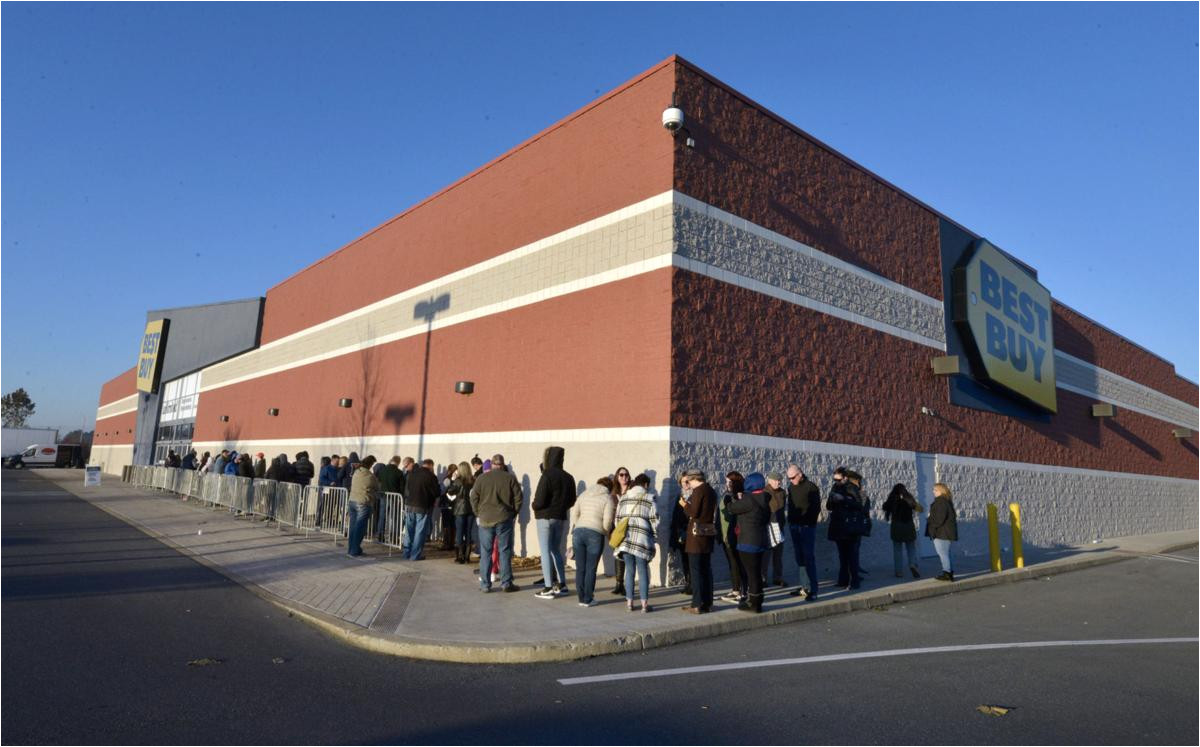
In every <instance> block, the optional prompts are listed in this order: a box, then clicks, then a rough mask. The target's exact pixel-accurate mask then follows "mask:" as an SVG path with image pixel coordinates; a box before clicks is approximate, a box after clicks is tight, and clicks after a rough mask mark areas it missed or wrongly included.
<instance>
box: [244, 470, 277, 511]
mask: <svg viewBox="0 0 1200 747" xmlns="http://www.w3.org/2000/svg"><path fill="white" fill-rule="evenodd" d="M278 492H279V483H277V482H276V481H274V480H266V479H264V478H261V477H259V478H255V480H254V502H253V503H251V504H250V510H251V512H253V513H254V514H255V515H257V516H265V517H267V518H268V519H273V518H275V497H276V495H277V494H278Z"/></svg>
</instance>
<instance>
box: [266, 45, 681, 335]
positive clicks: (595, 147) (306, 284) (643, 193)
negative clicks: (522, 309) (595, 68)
mask: <svg viewBox="0 0 1200 747" xmlns="http://www.w3.org/2000/svg"><path fill="white" fill-rule="evenodd" d="M674 80H675V76H674V71H673V63H672V62H671V61H670V60H668V61H665V62H663V63H662V64H660V65H658V66H655V67H654V68H651V69H650V70H648V71H647V72H645V73H643V74H641V75H639V76H638V77H637V78H635V79H634V80H632V81H630V82H629V83H627V84H625V85H624V86H622V87H620V88H618V89H616V90H615V91H613V92H611V93H609V94H607V95H605V96H603V97H601V98H600V99H598V100H597V101H596V102H593V103H592V104H590V105H588V106H587V107H585V108H584V109H582V110H581V111H579V112H576V113H575V114H573V115H571V116H569V117H567V118H566V119H564V120H563V121H562V122H560V123H558V124H556V125H553V126H552V127H550V128H549V129H547V130H545V131H543V132H541V133H540V134H538V135H535V136H534V137H533V138H531V139H530V140H528V141H526V142H525V143H523V144H521V145H519V146H517V147H516V148H514V149H513V150H511V151H509V152H508V153H506V154H505V155H503V156H501V157H499V158H497V159H496V160H495V161H493V162H491V163H489V164H487V165H485V166H483V167H481V168H480V169H478V170H477V171H475V172H473V173H471V174H469V175H467V176H466V177H463V178H462V179H460V180H459V181H457V182H455V183H454V184H453V185H451V186H450V187H447V188H446V189H444V190H442V191H441V192H439V193H437V194H435V195H433V196H432V197H430V198H428V199H427V200H425V201H423V202H421V203H420V204H418V205H416V206H414V207H412V208H410V209H409V210H407V211H406V212H404V213H402V214H401V215H399V216H397V217H396V218H393V219H392V220H390V221H388V222H387V223H385V224H383V225H382V226H380V227H379V228H377V229H375V230H373V231H371V232H370V233H368V234H366V235H365V236H363V237H361V238H359V239H357V240H355V241H353V242H351V243H350V244H348V245H347V246H345V247H343V248H342V249H340V250H338V251H337V252H334V253H333V254H331V255H329V256H328V257H325V258H324V259H322V260H321V261H319V262H317V263H316V264H314V265H312V266H311V267H308V268H307V269H304V270H302V271H300V272H299V273H297V274H296V275H293V276H292V277H290V278H288V279H287V280H285V281H283V282H282V283H280V284H279V285H277V286H275V287H274V288H272V289H270V290H269V291H268V292H267V301H266V310H265V313H264V318H263V331H262V340H263V342H264V343H267V342H270V341H272V340H275V339H278V338H280V337H283V336H285V335H287V334H290V333H292V332H296V331H298V330H301V329H304V328H305V327H309V326H312V325H313V324H316V323H318V322H321V321H324V320H326V319H329V318H332V317H334V316H337V315H339V314H342V313H345V312H347V311H350V310H352V309H355V308H359V307H361V306H364V305H366V304H369V303H372V302H374V301H377V300H379V299H381V298H385V297H387V296H389V295H392V294H395V293H398V292H400V291H402V290H405V289H407V288H411V287H414V286H417V285H420V284H422V283H424V282H427V281H429V280H432V279H434V278H438V277H441V276H443V275H446V274H448V273H450V272H453V271H455V270H458V269H461V268H463V267H466V266H469V265H471V264H475V263H477V262H480V261H483V260H485V259H488V258H490V257H493V256H495V255H497V254H500V253H502V252H505V251H508V250H510V249H514V248H516V247H518V246H522V245H524V244H527V243H529V242H532V241H535V240H537V239H540V238H542V237H544V236H548V235H551V234H554V233H556V232H558V231H561V230H564V229H566V228H570V227H572V226H575V225H578V224H580V223H583V222H585V221H587V220H590V219H592V218H595V217H597V216H599V215H604V214H606V213H609V212H612V211H614V210H617V209H620V208H622V207H625V206H626V205H630V204H632V203H635V202H638V201H639V200H642V199H645V198H647V197H650V196H652V195H655V194H660V193H662V192H665V191H667V190H669V189H670V188H671V168H672V142H671V138H670V137H669V136H668V135H667V134H666V132H664V131H663V129H662V124H661V119H660V118H661V114H662V110H663V108H664V106H665V105H666V104H668V103H669V102H670V100H671V90H672V87H673V86H674Z"/></svg>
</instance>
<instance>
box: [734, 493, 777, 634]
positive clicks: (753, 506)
mask: <svg viewBox="0 0 1200 747" xmlns="http://www.w3.org/2000/svg"><path fill="white" fill-rule="evenodd" d="M766 487H767V481H766V479H764V478H763V476H762V475H761V474H759V473H758V472H751V473H750V474H748V475H746V482H745V485H744V486H743V490H744V491H745V492H743V493H742V497H741V498H740V499H738V500H735V501H733V502H731V503H730V504H729V505H727V506H726V507H725V508H724V509H722V510H724V511H728V512H729V513H730V514H732V515H734V516H736V517H737V526H738V535H737V550H738V557H739V558H741V561H742V567H743V568H745V569H746V583H747V585H749V587H750V593H749V598H748V599H745V600H743V601H741V602H739V603H738V609H739V610H742V611H743V612H762V605H763V579H762V570H763V565H762V564H763V554H764V553H765V552H766V551H767V550H768V549H770V547H771V541H770V538H769V535H768V534H767V522H769V521H771V497H770V495H768V494H767V492H766Z"/></svg>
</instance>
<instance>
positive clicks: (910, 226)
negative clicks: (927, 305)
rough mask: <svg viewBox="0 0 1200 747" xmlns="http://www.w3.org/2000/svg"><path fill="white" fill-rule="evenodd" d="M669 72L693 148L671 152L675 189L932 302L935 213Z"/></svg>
mask: <svg viewBox="0 0 1200 747" xmlns="http://www.w3.org/2000/svg"><path fill="white" fill-rule="evenodd" d="M676 70H677V83H676V85H677V88H678V91H679V104H680V106H681V108H683V110H684V112H685V115H686V123H685V124H686V126H687V127H688V129H689V130H690V131H691V133H692V136H693V137H694V138H695V140H696V147H695V148H692V149H689V148H686V147H684V146H683V145H682V144H680V145H679V146H678V148H677V152H676V169H675V189H677V190H679V191H680V192H683V193H684V194H687V195H690V196H691V197H694V198H696V199H698V200H702V201H704V202H707V203H708V204H710V205H715V206H716V207H719V208H721V209H722V210H725V211H727V212H730V213H733V214H734V215H737V216H739V217H742V218H745V219H746V220H748V221H751V222H753V223H757V224H758V225H760V226H763V227H765V228H769V229H771V230H772V231H776V232H778V233H781V234H783V235H784V236H788V237H790V238H792V239H795V240H796V241H800V242H803V243H805V244H808V245H809V246H812V247H814V248H816V249H820V250H821V251H823V252H826V253H827V254H831V255H833V256H835V257H838V258H840V259H843V260H845V261H847V262H852V263H854V264H855V265H858V266H859V267H862V268H865V269H867V270H870V271H872V272H874V273H877V274H879V275H882V276H883V277H886V278H889V279H891V280H894V281H896V282H898V283H902V284H904V285H907V286H908V287H910V288H914V289H916V290H919V291H921V292H922V293H925V294H928V295H930V296H932V297H934V298H941V297H942V286H941V259H940V254H939V251H940V250H939V244H938V218H937V216H936V215H934V214H933V213H931V212H930V211H929V210H927V209H925V208H924V207H922V206H920V205H918V204H917V203H916V202H914V201H913V200H911V199H909V198H908V197H905V196H904V195H902V194H901V193H899V192H897V191H896V190H895V189H893V188H892V187H889V186H888V185H886V184H884V183H883V182H882V181H880V180H879V179H878V178H877V177H874V176H872V175H870V174H868V173H867V172H865V171H863V170H862V169H860V168H858V167H856V166H854V165H853V164H851V163H850V162H849V161H848V160H846V158H845V157H844V156H841V155H840V154H838V153H836V152H834V151H832V150H830V149H828V148H827V147H825V146H823V145H821V144H819V143H818V142H817V141H816V140H814V139H813V138H811V137H810V136H808V135H806V134H804V133H802V132H800V131H799V130H797V129H795V128H794V127H792V126H790V125H788V124H786V123H785V122H784V121H783V120H781V119H778V118H776V117H774V116H773V115H771V114H769V113H768V112H766V110H764V109H762V108H761V107H759V106H757V105H756V104H754V103H753V102H751V101H750V100H749V99H746V98H745V97H743V96H741V95H740V94H738V93H736V92H734V91H733V90H732V89H730V88H728V87H726V86H725V85H724V84H722V83H719V82H718V81H716V80H715V79H713V78H711V77H709V76H708V75H707V74H705V73H703V72H701V71H699V70H698V69H696V68H694V67H692V66H691V65H689V64H687V63H682V64H680V65H679V66H678V67H677V68H676Z"/></svg>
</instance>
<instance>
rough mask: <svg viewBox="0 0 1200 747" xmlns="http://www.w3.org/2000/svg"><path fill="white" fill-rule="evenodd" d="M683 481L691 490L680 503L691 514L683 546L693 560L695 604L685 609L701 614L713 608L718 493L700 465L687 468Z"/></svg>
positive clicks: (691, 560) (690, 560)
mask: <svg viewBox="0 0 1200 747" xmlns="http://www.w3.org/2000/svg"><path fill="white" fill-rule="evenodd" d="M683 482H684V484H685V486H686V487H689V488H691V490H692V492H691V495H689V496H688V497H687V499H686V500H685V499H683V498H680V499H679V505H680V506H681V507H682V508H683V510H684V512H686V513H687V515H688V535H687V542H686V543H685V547H684V550H685V551H686V552H687V554H688V562H689V563H691V564H692V604H691V606H689V607H684V608H683V611H684V612H686V613H688V614H691V615H700V614H704V613H705V612H711V611H712V607H713V580H712V551H713V543H714V542H715V541H716V538H717V525H716V516H717V494H716V493H715V492H714V491H713V489H712V487H711V486H709V484H708V482H706V481H705V477H704V473H703V472H701V471H700V470H698V469H692V470H688V471H687V472H685V473H684V475H683Z"/></svg>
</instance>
